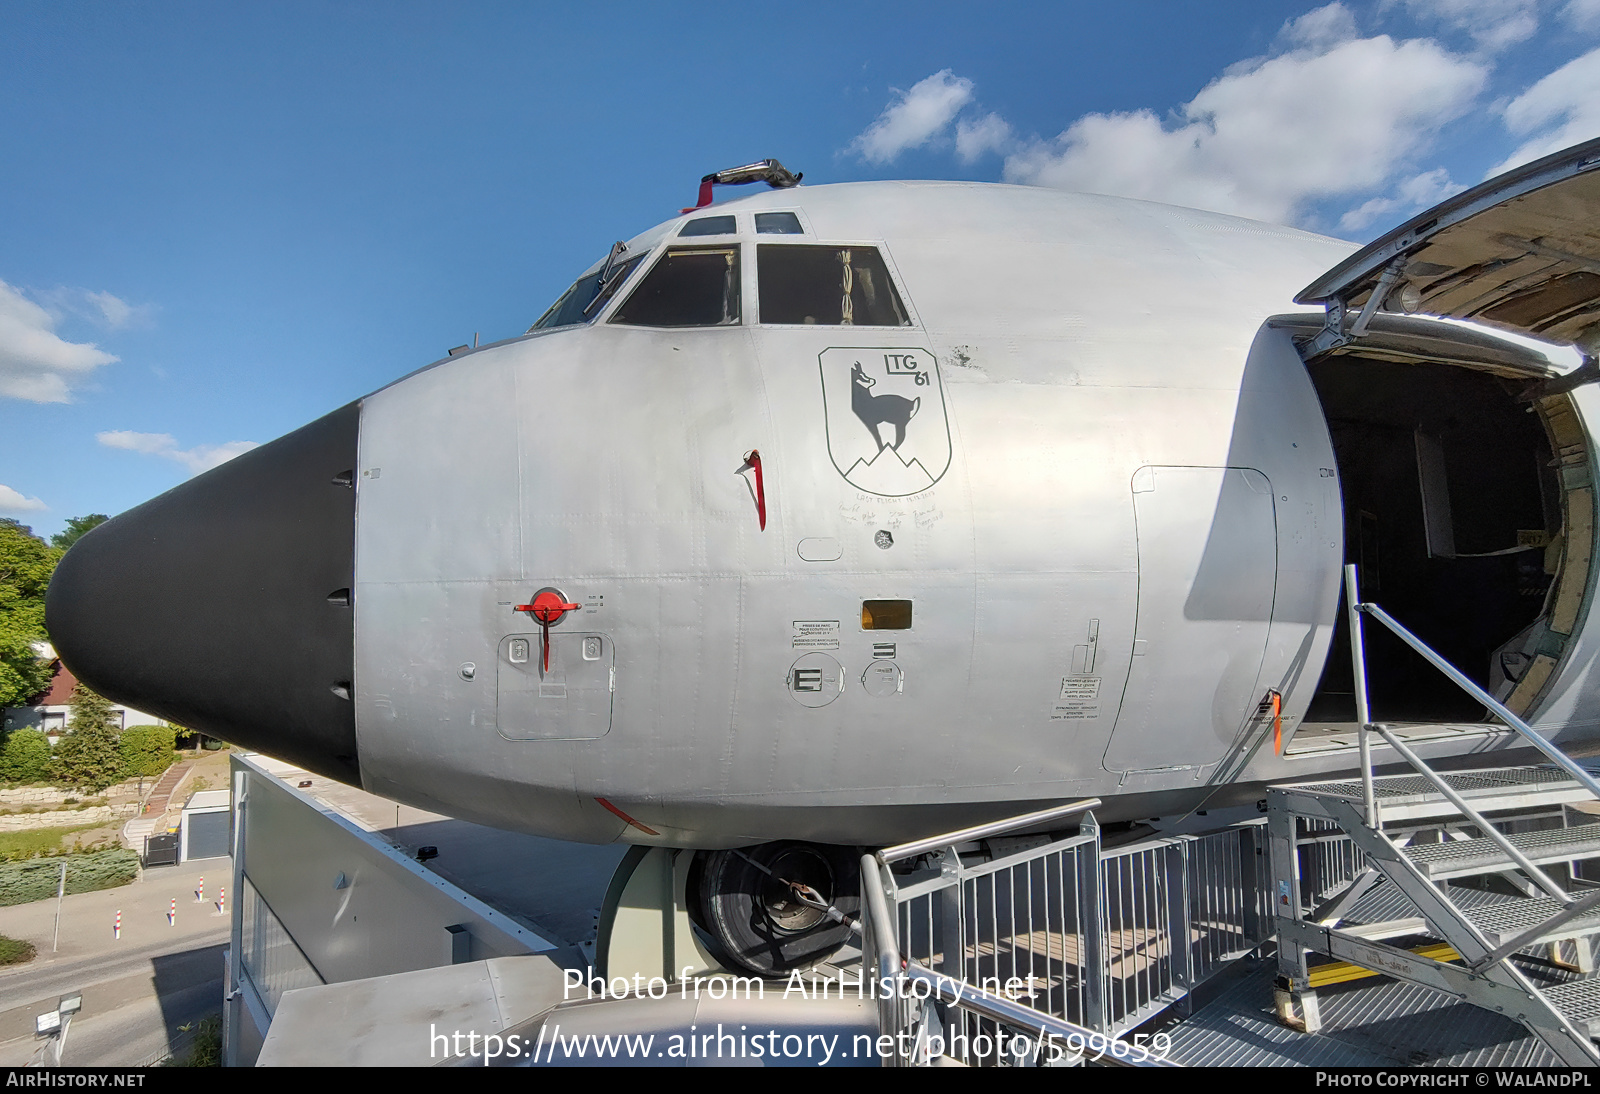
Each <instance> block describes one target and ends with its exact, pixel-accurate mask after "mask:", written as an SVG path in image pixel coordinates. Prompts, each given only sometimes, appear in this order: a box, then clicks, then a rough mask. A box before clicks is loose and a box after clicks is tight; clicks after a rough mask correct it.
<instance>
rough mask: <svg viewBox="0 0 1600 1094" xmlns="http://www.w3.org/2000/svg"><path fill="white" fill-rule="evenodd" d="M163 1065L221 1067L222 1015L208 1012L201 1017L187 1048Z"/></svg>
mask: <svg viewBox="0 0 1600 1094" xmlns="http://www.w3.org/2000/svg"><path fill="white" fill-rule="evenodd" d="M161 1066H162V1067H221V1066H222V1015H220V1014H208V1015H206V1016H205V1017H204V1018H202V1019H200V1024H199V1026H198V1027H196V1029H195V1031H194V1037H193V1039H191V1040H190V1042H189V1045H188V1047H187V1048H185V1049H183V1050H182V1051H180V1052H179V1053H178V1054H177V1055H175V1056H173V1057H172V1058H171V1059H169V1060H168V1061H167V1062H166V1063H164V1064H162V1065H161Z"/></svg>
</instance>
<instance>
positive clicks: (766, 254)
mask: <svg viewBox="0 0 1600 1094" xmlns="http://www.w3.org/2000/svg"><path fill="white" fill-rule="evenodd" d="M756 271H757V275H758V276H757V281H758V284H759V287H760V294H761V322H763V323H795V324H804V325H808V326H809V325H812V324H815V325H817V326H833V327H851V326H856V327H907V326H910V325H911V320H910V319H908V318H907V317H906V310H905V307H904V306H903V305H902V304H901V303H900V294H899V293H898V292H896V291H895V287H894V282H893V281H891V280H890V279H889V268H888V266H887V265H885V263H884V261H883V256H882V255H881V254H879V253H878V249H877V248H876V247H810V246H803V245H795V244H784V243H762V244H760V245H758V246H757V247H756Z"/></svg>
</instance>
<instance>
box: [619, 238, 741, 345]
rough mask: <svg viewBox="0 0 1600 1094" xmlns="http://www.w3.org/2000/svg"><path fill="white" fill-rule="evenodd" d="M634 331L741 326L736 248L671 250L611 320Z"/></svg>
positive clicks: (737, 251) (676, 248)
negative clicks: (644, 328) (640, 329)
mask: <svg viewBox="0 0 1600 1094" xmlns="http://www.w3.org/2000/svg"><path fill="white" fill-rule="evenodd" d="M611 321H612V322H613V323H626V324H629V325H631V326H636V327H724V326H731V325H733V324H735V323H738V322H739V248H738V247H737V246H736V245H735V246H727V247H674V248H671V249H669V250H668V251H667V253H666V254H664V255H662V256H661V260H660V261H659V262H657V263H656V264H655V266H654V267H652V268H651V270H650V272H649V273H648V274H646V275H645V277H644V280H643V281H641V282H639V287H638V288H636V289H634V290H633V293H632V294H631V295H630V296H629V297H628V299H627V300H625V301H623V303H622V307H620V308H618V309H617V313H616V315H614V316H612V318H611Z"/></svg>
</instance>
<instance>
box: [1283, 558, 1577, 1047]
mask: <svg viewBox="0 0 1600 1094" xmlns="http://www.w3.org/2000/svg"><path fill="white" fill-rule="evenodd" d="M1345 588H1346V593H1347V598H1346V599H1347V605H1348V607H1349V612H1350V635H1351V651H1352V657H1353V660H1354V667H1355V686H1356V705H1357V712H1358V718H1359V720H1360V722H1361V759H1362V772H1361V777H1360V778H1359V779H1349V780H1344V781H1340V782H1319V783H1307V784H1303V785H1293V786H1279V787H1274V788H1272V790H1271V791H1270V792H1269V794H1268V832H1269V839H1270V848H1271V861H1272V873H1273V879H1274V880H1273V906H1274V912H1275V915H1276V922H1277V928H1278V941H1279V947H1278V961H1279V972H1280V980H1279V992H1278V1010H1279V1016H1280V1018H1282V1019H1283V1020H1284V1021H1286V1022H1288V1023H1290V1024H1292V1025H1295V1026H1297V1027H1298V1028H1304V1029H1306V1030H1307V1031H1308V1032H1315V1031H1316V1030H1317V1028H1318V1027H1319V1025H1320V1021H1319V1017H1318V1007H1317V1000H1316V986H1317V982H1318V980H1317V975H1316V973H1317V970H1315V969H1313V967H1312V966H1311V965H1310V962H1309V960H1308V957H1309V955H1311V954H1313V953H1316V954H1325V955H1328V956H1329V957H1332V958H1334V959H1336V960H1338V961H1342V962H1347V963H1349V964H1350V965H1354V966H1358V967H1360V968H1361V969H1367V970H1371V971H1373V972H1375V973H1382V974H1385V975H1389V976H1393V977H1396V978H1398V979H1401V980H1405V981H1409V982H1411V983H1414V984H1420V985H1422V986H1424V987H1428V988H1433V989H1435V990H1438V991H1440V992H1444V993H1447V994H1449V995H1452V996H1455V997H1456V998H1458V999H1460V1000H1461V1001H1463V1002H1467V1003H1471V1004H1473V1005H1475V1006H1479V1007H1485V1008H1487V1009H1489V1010H1493V1011H1497V1012H1499V1013H1501V1014H1504V1015H1506V1016H1507V1017H1508V1018H1511V1019H1514V1020H1516V1021H1517V1022H1519V1023H1521V1024H1522V1025H1523V1026H1525V1027H1526V1028H1527V1029H1528V1030H1529V1031H1530V1032H1531V1033H1532V1034H1534V1035H1535V1036H1536V1037H1538V1038H1540V1039H1541V1040H1542V1041H1543V1042H1544V1043H1545V1044H1546V1045H1547V1046H1548V1047H1549V1048H1550V1049H1551V1051H1553V1052H1554V1053H1555V1054H1556V1056H1557V1057H1559V1058H1560V1060H1561V1061H1562V1062H1563V1063H1566V1064H1570V1065H1578V1066H1593V1065H1595V1064H1597V1063H1600V1050H1597V1049H1596V1046H1595V1043H1594V1040H1593V1038H1594V1037H1596V1036H1600V979H1594V978H1592V977H1590V976H1589V975H1587V974H1590V973H1592V972H1593V969H1594V962H1593V958H1592V943H1591V940H1592V939H1593V938H1594V936H1596V935H1600V886H1596V885H1593V884H1589V883H1585V882H1582V881H1581V880H1579V879H1578V878H1576V877H1575V876H1572V873H1573V872H1571V871H1569V870H1567V869H1566V868H1565V867H1563V866H1559V865H1558V864H1566V863H1573V862H1577V861H1580V860H1583V859H1586V858H1595V857H1600V824H1580V825H1578V826H1575V827H1563V828H1559V829H1545V830H1539V831H1520V832H1516V833H1514V834H1507V833H1506V832H1505V831H1502V828H1506V827H1516V826H1517V822H1518V820H1519V818H1520V819H1522V820H1523V821H1524V823H1525V822H1526V818H1527V817H1528V816H1529V814H1530V813H1540V812H1542V813H1543V815H1544V816H1545V817H1547V818H1548V817H1550V816H1552V810H1555V811H1556V813H1555V814H1554V815H1558V816H1562V817H1563V819H1564V816H1565V807H1566V806H1567V805H1569V804H1571V803H1574V802H1587V801H1595V800H1600V783H1597V782H1596V780H1595V778H1594V777H1593V776H1592V775H1590V774H1589V773H1588V772H1587V771H1585V770H1584V769H1583V768H1581V767H1580V766H1578V765H1577V764H1576V763H1575V762H1574V761H1573V760H1572V759H1571V758H1570V757H1568V756H1566V755H1565V754H1564V753H1562V752H1561V751H1560V750H1559V749H1557V748H1556V747H1555V746H1553V745H1551V744H1549V742H1547V741H1545V740H1544V739H1543V738H1541V737H1539V736H1538V735H1537V734H1535V733H1534V732H1533V730H1532V729H1531V728H1529V727H1528V726H1527V724H1526V723H1524V722H1523V721H1522V720H1521V719H1520V718H1518V717H1517V716H1516V715H1514V714H1512V713H1511V712H1510V711H1509V710H1507V709H1506V708H1505V707H1504V706H1502V705H1501V704H1500V703H1498V702H1496V701H1495V699H1494V698H1493V697H1492V696H1491V695H1489V694H1488V693H1487V692H1485V691H1484V690H1483V689H1482V688H1480V687H1478V686H1477V685H1476V684H1475V683H1473V682H1472V681H1471V680H1468V679H1467V678H1466V677H1464V676H1462V675H1461V674H1460V673H1459V672H1458V671H1457V670H1455V669H1454V668H1453V667H1452V666H1450V665H1449V664H1448V663H1447V662H1445V661H1444V660H1443V659H1442V658H1440V657H1439V655H1438V654H1436V653H1435V652H1434V651H1432V650H1431V649H1429V648H1428V647H1427V646H1426V645H1424V644H1423V643H1422V642H1421V641H1420V640H1419V639H1417V638H1416V637H1415V636H1414V635H1412V634H1411V633H1410V632H1409V631H1407V630H1406V629H1405V628H1404V627H1402V626H1401V625H1400V624H1399V623H1397V622H1395V621H1394V620H1393V619H1392V618H1390V617H1389V616H1388V615H1387V614H1385V613H1384V612H1383V610H1382V609H1381V608H1378V607H1377V606H1376V605H1372V604H1363V603H1361V601H1360V597H1359V595H1358V590H1357V585H1356V575H1355V567H1353V566H1349V567H1346V569H1345ZM1364 615H1365V616H1370V617H1372V618H1374V619H1377V620H1378V621H1379V622H1381V623H1383V624H1384V625H1385V626H1387V627H1388V628H1389V629H1390V630H1392V631H1394V633H1395V634H1397V635H1398V636H1399V637H1400V638H1401V639H1402V640H1403V641H1405V642H1406V644H1407V645H1409V646H1411V647H1412V648H1413V649H1414V650H1416V651H1417V652H1418V653H1419V654H1421V655H1422V656H1423V657H1425V658H1426V659H1427V660H1428V661H1430V662H1431V663H1432V664H1434V665H1435V666H1436V667H1438V668H1439V669H1440V670H1441V671H1443V672H1445V674H1446V675H1447V676H1449V677H1450V678H1451V679H1452V680H1454V681H1455V682H1456V683H1457V684H1458V685H1460V686H1461V687H1463V688H1464V689H1465V690H1466V691H1468V693H1469V694H1471V695H1473V696H1474V697H1475V698H1476V699H1478V700H1479V701H1480V702H1482V703H1483V704H1484V705H1485V706H1486V707H1488V708H1489V709H1490V710H1491V711H1492V712H1493V713H1494V714H1496V715H1497V716H1498V717H1499V718H1500V719H1501V720H1502V721H1504V722H1505V723H1506V724H1507V725H1508V726H1510V727H1511V728H1512V729H1513V730H1515V731H1516V732H1518V733H1519V734H1521V735H1522V736H1523V737H1525V738H1527V740H1528V743H1529V744H1531V745H1533V746H1534V747H1535V748H1537V749H1538V750H1539V751H1541V752H1542V753H1544V754H1545V755H1546V756H1548V757H1549V758H1550V760H1551V762H1552V766H1539V767H1519V768H1504V769H1498V770H1490V771H1457V772H1444V773H1441V772H1436V771H1434V770H1433V769H1431V768H1430V767H1428V765H1427V764H1426V763H1425V762H1424V761H1423V760H1422V759H1421V758H1420V757H1419V756H1417V755H1416V753H1415V752H1413V751H1412V750H1411V748H1409V747H1408V746H1407V745H1406V744H1405V742H1404V741H1402V740H1401V739H1400V738H1399V737H1398V736H1396V735H1395V733H1393V732H1392V731H1391V730H1390V729H1389V728H1388V727H1387V726H1385V725H1383V724H1381V723H1375V722H1373V721H1372V717H1371V712H1370V710H1369V708H1368V703H1367V690H1366V673H1365V666H1364V660H1363V658H1364V654H1363V647H1362V637H1361V620H1362V616H1364ZM1373 733H1375V734H1377V735H1378V736H1380V737H1381V738H1382V739H1383V741H1384V742H1385V743H1387V744H1388V746H1389V747H1390V748H1391V749H1393V751H1394V753H1395V754H1396V755H1397V756H1398V757H1399V758H1400V759H1402V760H1404V761H1405V762H1406V763H1407V764H1409V765H1410V766H1411V768H1412V769H1413V770H1414V771H1415V772H1416V773H1415V774H1402V775H1384V776H1374V775H1373V774H1372V763H1371V742H1370V740H1369V736H1370V734H1373ZM1489 815H1493V819H1492V820H1491V819H1490V816H1489ZM1433 836H1436V837H1437V842H1424V839H1426V838H1427V837H1433ZM1342 839H1348V842H1349V845H1350V846H1351V848H1352V849H1353V850H1354V852H1355V853H1354V855H1352V856H1351V857H1350V860H1349V861H1350V863H1351V868H1350V869H1349V870H1348V875H1349V876H1348V880H1345V879H1343V878H1341V879H1340V880H1341V882H1342V883H1341V884H1339V885H1335V886H1331V887H1330V891H1328V892H1312V891H1309V890H1310V888H1312V887H1313V885H1311V884H1308V882H1310V881H1311V877H1312V874H1313V873H1314V872H1312V871H1307V870H1305V869H1304V865H1305V862H1306V861H1307V860H1306V849H1307V848H1315V846H1316V845H1317V844H1319V843H1322V844H1326V843H1328V841H1330V840H1342ZM1546 867H1549V869H1546ZM1553 874H1557V875H1561V876H1562V877H1563V878H1565V880H1564V881H1560V880H1557V878H1556V877H1555V876H1552V875H1553ZM1489 877H1494V878H1498V879H1499V883H1498V884H1487V883H1484V882H1481V881H1480V885H1481V886H1482V887H1468V886H1464V885H1460V884H1452V882H1459V881H1460V880H1462V879H1466V878H1476V879H1484V878H1489ZM1496 890H1499V891H1496ZM1506 890H1511V891H1510V892H1507V891H1506ZM1419 936H1425V937H1431V938H1434V939H1439V940H1442V941H1443V942H1444V943H1446V944H1448V946H1449V947H1450V949H1451V950H1453V951H1454V955H1453V957H1454V959H1453V960H1451V959H1449V958H1451V957H1452V955H1451V954H1449V953H1446V952H1441V951H1440V949H1439V948H1438V947H1437V946H1435V947H1432V948H1427V955H1425V954H1424V953H1419V952H1417V949H1413V948H1408V946H1406V945H1403V944H1401V943H1402V942H1403V941H1404V940H1408V939H1410V940H1415V939H1417V938H1418V937H1419ZM1563 943H1567V944H1572V948H1573V949H1575V950H1576V952H1577V958H1576V960H1575V961H1570V962H1569V961H1566V960H1564V959H1562V958H1561V957H1560V949H1559V948H1560V947H1561V945H1562V944H1563ZM1424 948H1425V947H1424ZM1538 948H1549V949H1550V950H1551V952H1552V957H1553V960H1549V961H1544V962H1543V964H1542V967H1539V966H1534V965H1530V964H1528V962H1527V961H1523V962H1522V964H1521V965H1519V964H1518V963H1514V962H1513V960H1512V958H1513V957H1515V956H1518V955H1523V956H1524V957H1527V956H1530V955H1531V953H1536V952H1537V950H1538ZM1441 957H1444V958H1446V960H1440V959H1439V958H1441ZM1552 965H1553V966H1556V967H1557V968H1558V969H1559V970H1561V971H1559V972H1552V971H1551V966H1552ZM1535 969H1538V975H1534V972H1535ZM1573 974H1584V976H1583V978H1581V979H1571V980H1567V981H1566V982H1557V983H1549V982H1547V981H1549V980H1550V979H1552V978H1553V977H1560V976H1569V975H1573ZM1297 1010H1298V1013H1296V1012H1297Z"/></svg>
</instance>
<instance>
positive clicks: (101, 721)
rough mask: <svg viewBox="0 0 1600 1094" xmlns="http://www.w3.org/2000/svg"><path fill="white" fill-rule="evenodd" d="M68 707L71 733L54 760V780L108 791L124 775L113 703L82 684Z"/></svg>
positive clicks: (68, 703)
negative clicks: (115, 727) (113, 717)
mask: <svg viewBox="0 0 1600 1094" xmlns="http://www.w3.org/2000/svg"><path fill="white" fill-rule="evenodd" d="M67 705H68V706H69V707H70V708H71V709H70V713H69V714H68V715H67V727H68V732H67V735H66V736H65V737H62V738H61V741H60V743H58V744H57V745H56V750H55V755H54V756H52V757H51V760H50V774H51V777H52V778H55V779H59V780H61V781H62V782H69V783H73V784H75V785H78V786H83V787H86V788H88V789H89V790H91V791H97V790H104V789H105V788H106V787H108V786H110V785H111V784H112V783H114V782H117V781H119V780H120V779H121V778H122V775H123V765H122V747H121V745H120V743H119V742H118V741H117V731H116V730H115V729H113V728H112V727H111V720H112V715H111V700H109V699H107V698H106V697H105V696H103V695H97V694H96V693H95V692H93V691H91V690H90V689H89V688H87V687H85V686H84V685H82V684H79V685H77V686H76V687H74V688H73V689H72V698H71V699H69V700H68V701H67Z"/></svg>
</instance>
